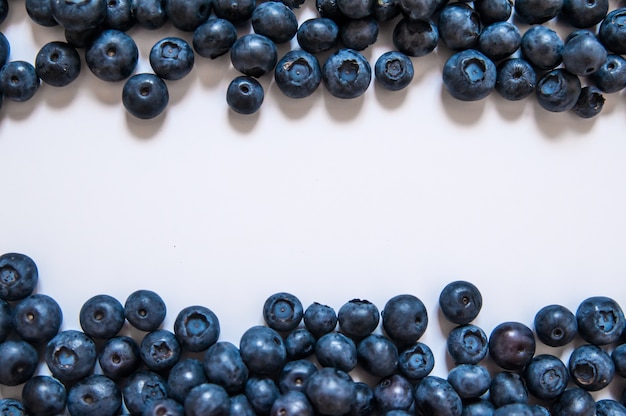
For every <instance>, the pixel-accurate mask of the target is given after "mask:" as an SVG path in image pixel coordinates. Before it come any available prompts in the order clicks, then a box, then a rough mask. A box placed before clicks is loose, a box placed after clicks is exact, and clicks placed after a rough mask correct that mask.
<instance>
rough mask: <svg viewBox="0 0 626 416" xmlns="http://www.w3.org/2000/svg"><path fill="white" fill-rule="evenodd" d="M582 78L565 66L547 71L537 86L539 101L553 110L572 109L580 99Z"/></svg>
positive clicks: (536, 91)
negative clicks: (564, 67) (567, 69)
mask: <svg viewBox="0 0 626 416" xmlns="http://www.w3.org/2000/svg"><path fill="white" fill-rule="evenodd" d="M580 90H581V85H580V79H579V78H578V77H577V76H576V75H574V74H572V73H570V72H568V71H566V70H565V69H563V68H557V69H553V70H552V71H549V72H547V73H545V74H544V75H543V76H541V78H539V82H537V87H536V88H535V93H536V94H535V95H536V98H537V102H538V103H539V105H541V107H543V108H544V109H546V110H548V111H552V112H562V111H567V110H571V109H572V108H574V106H575V105H576V102H577V101H578V96H579V95H580Z"/></svg>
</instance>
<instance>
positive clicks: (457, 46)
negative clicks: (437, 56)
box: [438, 2, 481, 51]
mask: <svg viewBox="0 0 626 416" xmlns="http://www.w3.org/2000/svg"><path fill="white" fill-rule="evenodd" d="M438 28H439V38H440V39H441V41H443V43H444V45H446V46H447V47H448V48H450V49H452V50H455V51H460V50H464V49H469V48H472V47H474V46H475V44H476V42H477V41H478V36H479V35H480V31H481V27H480V17H479V16H478V13H477V12H476V10H474V9H473V8H472V7H471V6H469V5H468V4H467V3H462V2H455V3H450V4H448V5H446V6H445V7H444V8H443V10H442V11H441V13H440V14H439V23H438Z"/></svg>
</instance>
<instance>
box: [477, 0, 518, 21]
mask: <svg viewBox="0 0 626 416" xmlns="http://www.w3.org/2000/svg"><path fill="white" fill-rule="evenodd" d="M513 4H514V2H513V0H492V1H490V0H476V1H474V9H475V10H476V11H477V12H478V15H479V16H480V21H481V22H482V23H483V24H484V25H490V24H492V23H496V22H505V21H507V20H509V18H510V17H511V14H512V12H513Z"/></svg>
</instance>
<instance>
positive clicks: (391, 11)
mask: <svg viewBox="0 0 626 416" xmlns="http://www.w3.org/2000/svg"><path fill="white" fill-rule="evenodd" d="M399 3H400V1H399V0H377V1H376V2H374V5H373V7H372V16H373V17H374V19H376V21H377V22H378V23H384V22H389V21H391V20H393V19H395V18H396V17H397V16H399V15H400V13H401V12H402V10H401V9H400V4H399Z"/></svg>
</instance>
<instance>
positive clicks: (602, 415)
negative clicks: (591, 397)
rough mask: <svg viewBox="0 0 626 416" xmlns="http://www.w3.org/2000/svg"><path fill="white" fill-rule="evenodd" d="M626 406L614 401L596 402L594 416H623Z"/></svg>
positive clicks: (602, 400) (625, 412)
mask: <svg viewBox="0 0 626 416" xmlns="http://www.w3.org/2000/svg"><path fill="white" fill-rule="evenodd" d="M624 415H626V406H624V405H623V404H621V403H620V402H618V401H617V400H614V399H601V400H598V401H596V416H624Z"/></svg>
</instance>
